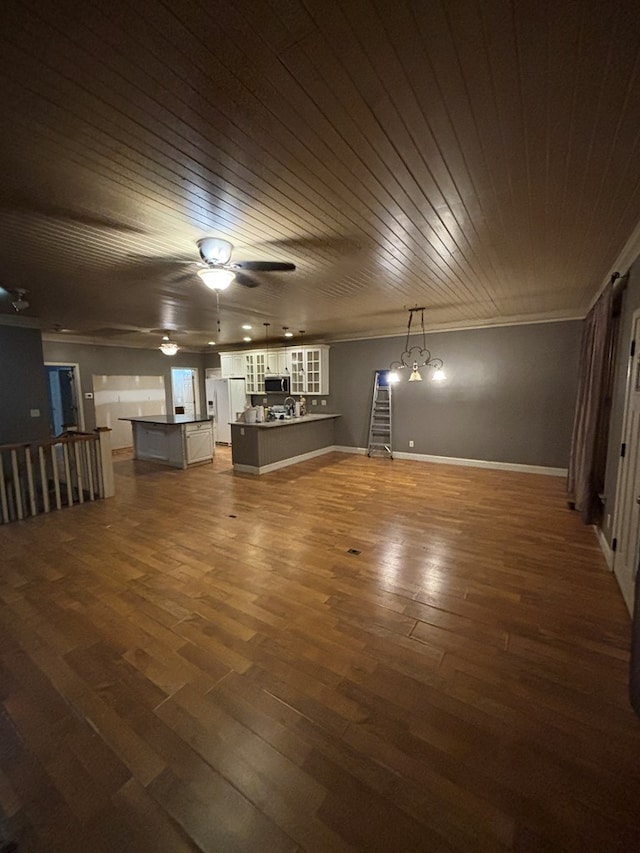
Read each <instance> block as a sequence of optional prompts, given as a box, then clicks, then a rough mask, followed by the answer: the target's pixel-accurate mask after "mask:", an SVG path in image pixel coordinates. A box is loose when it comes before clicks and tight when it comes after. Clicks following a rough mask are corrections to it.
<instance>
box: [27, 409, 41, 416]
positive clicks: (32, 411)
mask: <svg viewBox="0 0 640 853" xmlns="http://www.w3.org/2000/svg"><path fill="white" fill-rule="evenodd" d="M29 414H30V415H31V417H32V418H39V417H40V409H29Z"/></svg>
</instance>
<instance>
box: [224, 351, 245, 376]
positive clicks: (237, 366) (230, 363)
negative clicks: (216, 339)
mask: <svg viewBox="0 0 640 853" xmlns="http://www.w3.org/2000/svg"><path fill="white" fill-rule="evenodd" d="M220 375H221V378H222V379H233V378H239V379H242V378H244V376H245V355H244V353H243V352H221V353H220Z"/></svg>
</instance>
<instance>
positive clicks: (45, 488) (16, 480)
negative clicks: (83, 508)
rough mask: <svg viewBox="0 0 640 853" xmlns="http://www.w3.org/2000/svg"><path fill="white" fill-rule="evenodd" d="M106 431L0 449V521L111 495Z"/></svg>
mask: <svg viewBox="0 0 640 853" xmlns="http://www.w3.org/2000/svg"><path fill="white" fill-rule="evenodd" d="M110 434H111V430H110V429H109V428H108V427H99V428H98V429H97V430H95V431H94V432H92V433H75V432H74V433H67V434H65V435H60V436H57V437H54V438H45V439H41V440H39V441H32V442H11V443H9V444H1V445H0V523H2V524H7V523H8V522H10V521H21V520H23V519H24V518H27V517H29V516H34V515H39V514H40V513H43V512H50V511H51V509H62V507H63V506H73V505H74V504H77V503H80V504H81V503H84V502H85V501H87V500H88V501H93V500H95V499H96V497H98V498H108V497H111V496H112V495H113V494H114V480H113V463H112V458H111V440H110Z"/></svg>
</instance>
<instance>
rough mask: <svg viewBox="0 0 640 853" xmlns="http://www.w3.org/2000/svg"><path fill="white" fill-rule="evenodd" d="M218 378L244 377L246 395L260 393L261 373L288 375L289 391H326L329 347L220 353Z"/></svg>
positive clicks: (262, 384) (262, 378)
mask: <svg viewBox="0 0 640 853" xmlns="http://www.w3.org/2000/svg"><path fill="white" fill-rule="evenodd" d="M220 363H221V367H222V378H223V379H229V378H231V377H234V376H240V377H244V378H245V380H246V383H247V394H263V393H264V376H265V373H266V372H267V367H269V371H268V372H269V373H271V374H273V375H274V376H290V377H291V393H292V394H328V393H329V347H328V346H326V345H325V344H319V345H317V346H315V347H312V346H309V347H292V348H291V349H270V350H269V352H267V351H266V350H247V351H244V352H239V353H220Z"/></svg>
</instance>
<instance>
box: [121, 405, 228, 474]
mask: <svg viewBox="0 0 640 853" xmlns="http://www.w3.org/2000/svg"><path fill="white" fill-rule="evenodd" d="M120 420H121V421H131V427H132V431H133V453H134V457H135V458H136V459H143V460H146V461H149V462H159V463H160V464H162V465H170V466H171V467H172V468H183V469H184V468H188V467H190V466H191V465H200V464H202V463H203V462H211V461H212V460H213V453H214V443H213V421H212V420H211V418H210V417H209V416H208V415H141V416H140V417H131V418H120Z"/></svg>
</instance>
